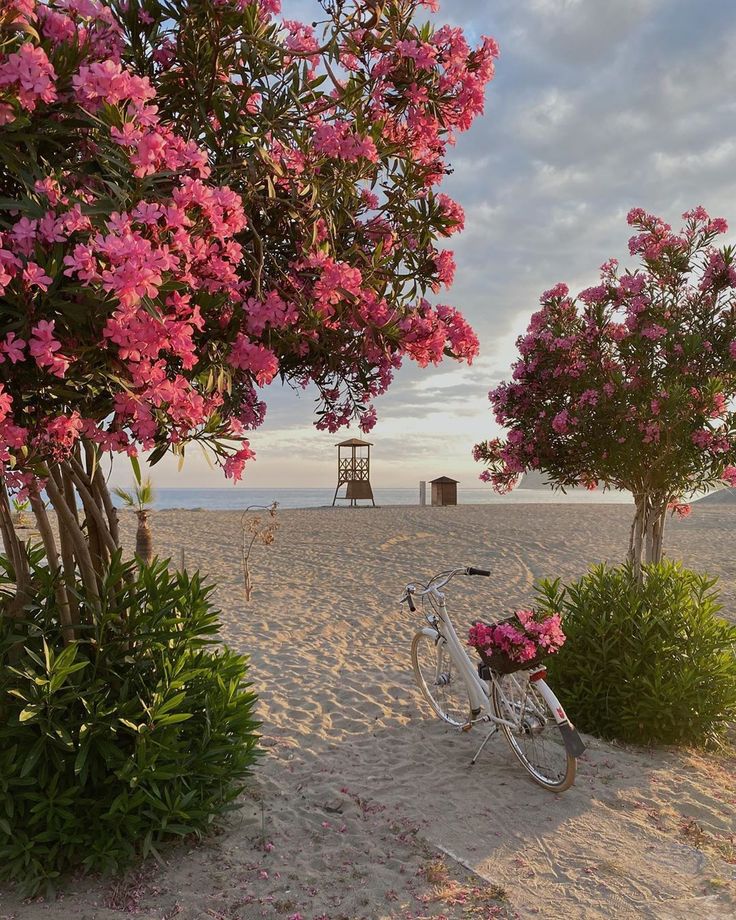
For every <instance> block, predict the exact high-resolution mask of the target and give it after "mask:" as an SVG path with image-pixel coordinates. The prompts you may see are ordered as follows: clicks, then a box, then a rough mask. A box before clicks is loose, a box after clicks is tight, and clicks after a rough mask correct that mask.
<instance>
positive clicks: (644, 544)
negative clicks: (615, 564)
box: [628, 492, 667, 580]
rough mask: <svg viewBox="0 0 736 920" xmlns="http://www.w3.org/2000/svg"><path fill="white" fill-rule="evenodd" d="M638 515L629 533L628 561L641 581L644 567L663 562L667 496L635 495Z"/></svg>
mask: <svg viewBox="0 0 736 920" xmlns="http://www.w3.org/2000/svg"><path fill="white" fill-rule="evenodd" d="M634 503H635V506H636V513H635V515H634V520H633V522H632V525H631V531H630V533H629V553H628V559H629V562H630V563H631V565H632V566H633V569H634V573H635V575H636V576H637V578H638V579H640V580H641V578H642V577H643V576H642V566H643V565H651V564H653V563H658V562H661V561H662V555H663V537H664V525H665V516H666V514H667V496H665V495H662V494H661V493H658V492H655V493H652V492H639V493H635V494H634Z"/></svg>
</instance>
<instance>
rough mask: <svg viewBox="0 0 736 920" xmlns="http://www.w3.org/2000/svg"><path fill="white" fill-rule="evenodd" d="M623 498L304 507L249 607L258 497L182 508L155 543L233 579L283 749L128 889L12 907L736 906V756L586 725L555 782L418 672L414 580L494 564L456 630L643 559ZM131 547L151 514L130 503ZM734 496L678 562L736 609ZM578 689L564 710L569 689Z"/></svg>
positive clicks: (348, 910)
mask: <svg viewBox="0 0 736 920" xmlns="http://www.w3.org/2000/svg"><path fill="white" fill-rule="evenodd" d="M630 514H631V510H630V509H629V508H628V507H625V506H612V505H608V506H603V505H599V506H596V505H590V506H580V505H577V506H571V505H564V504H560V505H545V506H541V505H514V506H499V505H487V506H461V507H456V508H410V507H401V508H399V507H397V508H378V509H375V510H373V509H363V508H361V509H355V510H351V509H318V510H305V511H284V512H281V513H280V515H279V519H280V530H279V532H278V535H277V538H276V542H275V544H274V545H273V546H271V547H267V548H263V547H259V548H256V550H255V551H254V557H253V573H254V580H255V590H254V595H253V598H252V600H251V602H250V603H249V604H247V603H246V602H245V599H244V594H243V582H242V573H241V559H240V545H241V536H240V534H241V515H240V513H238V512H207V511H204V510H203V511H160V512H156V513H154V514H153V515H152V527H153V533H154V541H155V547H156V550H157V551H158V552H159V553H160V554H161V555H167V556H171V557H172V559H173V562H174V564H177V565H178V564H179V562H180V559H181V554H182V552H183V554H184V558H185V562H186V565H187V568H189V569H194V568H197V567H199V568H201V570H202V571H203V573H205V574H207V575H209V576H210V577H211V579H212V580H213V581H214V582H216V583H217V588H216V591H215V595H214V597H215V600H216V602H217V604H218V605H219V606H220V607H221V609H222V612H223V618H224V624H225V626H224V633H225V638H226V640H227V641H228V642H229V643H230V644H231V645H233V646H234V647H235V648H237V649H238V650H241V651H243V652H248V653H250V655H251V656H252V667H251V676H252V680H253V683H254V685H255V687H256V689H257V691H258V693H259V694H260V703H259V715H260V718H261V719H262V721H263V729H262V732H263V746H264V749H265V752H266V753H265V755H264V757H263V759H262V760H261V762H260V765H259V766H258V768H257V770H256V773H255V775H254V777H253V779H252V782H251V783H250V786H249V789H248V791H247V793H246V794H245V796H244V807H243V809H242V810H241V811H239V812H236V813H235V814H234V815H233V817H232V818H231V819H230V820H229V821H228V822H227V823H226V824H225V825H224V826H223V827H221V828H220V829H219V830H218V831H217V832H216V833H215V834H214V835H213V836H212V837H211V838H209V839H208V840H206V841H204V842H203V843H201V844H199V845H195V844H187V843H184V844H182V845H181V846H179V847H176V848H173V849H168V850H166V851H165V852H164V854H163V860H164V861H163V864H162V865H159V864H158V863H157V862H156V861H155V860H151V861H149V862H148V863H147V864H146V865H145V866H143V867H142V868H141V869H140V871H137V872H134V873H131V874H130V875H129V876H128V877H127V878H126V879H124V880H123V881H122V882H121V881H118V882H115V883H111V882H110V881H109V880H102V881H99V880H90V879H78V880H75V881H74V882H73V883H72V884H70V885H69V886H68V888H67V889H66V892H65V894H63V896H62V897H61V898H60V899H59V900H56V901H54V902H45V901H35V902H32V903H25V904H24V903H21V902H19V901H18V900H17V899H15V898H13V897H11V896H9V895H7V893H0V920H41V918H53V920H119V918H120V917H121V916H126V915H131V916H137V917H139V918H141V920H173V918H180V920H204V918H215V920H251V918H252V920H257V918H284V920H318V918H322V920H359V918H366V920H384V918H385V920H389V918H396V920H398V918H407V920H408V918H413V920H418V918H429V917H437V918H439V917H445V918H452V920H455V918H482V920H486V918H491V917H502V918H512V917H520V918H527V917H539V918H550V920H555V918H566V920H595V918H616V920H624V918H631V920H634V918H637V920H638V918H652V920H680V918H682V920H684V918H689V917H691V916H697V917H699V918H703V920H707V918H713V920H716V918H718V920H721V918H725V917H729V916H734V915H736V881H735V880H736V842H735V838H734V834H735V833H736V822H735V821H734V811H735V809H734V805H735V804H736V770H735V769H734V768H735V767H736V760H735V759H734V758H733V757H732V756H731V757H728V756H726V755H723V756H716V755H708V756H704V755H702V754H698V753H690V752H674V751H662V750H656V751H649V750H643V749H631V748H624V747H621V746H617V745H612V744H607V743H604V742H601V741H598V740H596V739H593V738H586V741H587V742H588V743H589V748H588V751H587V752H586V754H585V755H584V757H583V759H582V761H581V762H580V764H579V768H578V778H577V782H576V785H575V786H574V787H573V788H572V789H571V790H570V791H569V792H567V793H565V794H563V795H562V796H554V795H551V794H550V793H548V792H545V791H544V790H542V789H540V788H538V787H536V786H535V785H534V784H533V783H532V782H531V781H530V780H529V779H528V778H527V777H526V775H525V774H524V773H523V772H522V771H521V770H520V769H519V767H518V766H517V765H516V763H515V761H514V759H513V757H512V755H511V752H510V750H509V749H508V747H507V746H506V744H505V742H504V741H503V740H502V739H501V738H500V737H497V738H495V739H493V740H492V741H491V743H490V744H489V745H488V747H487V748H486V750H485V752H484V754H483V755H482V757H481V760H480V761H479V763H478V764H477V765H476V766H475V767H473V768H472V770H471V769H470V767H469V761H470V758H471V756H472V754H473V752H474V751H475V748H476V747H477V745H478V743H479V742H480V740H481V738H482V735H481V734H480V730H478V731H477V732H473V733H470V734H457V733H453V732H451V731H449V730H446V729H445V727H444V726H443V725H442V724H441V723H440V722H439V721H438V720H436V719H433V718H432V717H431V716H430V713H429V711H428V710H427V708H426V707H425V705H424V704H423V702H422V700H421V697H420V696H419V694H418V691H417V690H416V689H415V687H414V684H413V678H412V672H411V666H410V661H409V645H410V642H411V637H412V634H413V631H414V627H415V625H416V624H417V623H418V614H417V615H412V614H411V613H409V611H407V610H406V608H402V607H399V606H398V604H397V599H398V597H399V594H400V592H401V589H402V587H403V585H404V584H405V583H406V582H408V581H410V580H413V579H420V578H421V577H422V576H425V577H428V576H429V575H431V574H433V573H434V572H435V571H438V570H440V569H442V568H446V567H448V566H450V565H454V564H457V565H462V564H470V565H484V566H487V567H489V568H490V569H491V570H492V572H493V577H492V578H490V579H468V578H465V579H462V578H458V579H457V580H456V581H455V582H453V584H452V585H451V592H450V594H449V595H448V599H449V601H450V603H451V604H452V610H453V611H454V617H455V619H456V623H457V624H458V626H461V627H463V628H464V627H465V625H467V623H468V622H469V620H470V619H471V617H472V616H474V615H484V616H492V615H494V614H496V613H500V612H503V611H504V610H506V609H507V608H509V607H513V606H514V605H520V604H522V603H524V602H525V601H528V600H529V598H530V595H531V590H532V585H533V583H534V580H535V579H536V578H539V577H543V576H552V577H557V576H560V577H562V578H563V579H568V578H571V577H573V576H576V575H579V574H581V573H582V572H583V571H585V569H586V568H587V566H588V565H589V564H591V563H594V562H599V561H602V560H605V559H608V560H611V561H619V560H620V559H621V557H622V556H623V554H624V550H625V546H626V540H627V535H628V526H629V523H630ZM123 519H124V530H125V535H126V541H127V544H128V545H130V543H131V539H132V535H133V517H132V515H131V514H125V515H123ZM735 528H736V503H734V506H733V507H728V506H712V507H703V508H700V509H698V508H697V507H696V508H695V511H694V513H693V516H692V517H691V518H690V519H687V520H684V521H673V522H672V524H671V525H670V530H669V533H668V537H667V541H666V547H667V552H668V555H670V556H672V557H674V558H679V559H682V560H683V561H684V562H685V563H686V564H687V565H689V566H692V567H693V568H696V569H699V570H704V571H709V572H711V573H712V574H714V575H718V576H719V577H720V578H721V585H722V600H723V602H724V605H725V611H724V613H725V615H728V616H730V617H731V618H735V615H736V567H735V566H734V562H733V545H734V533H735ZM563 702H564V701H563Z"/></svg>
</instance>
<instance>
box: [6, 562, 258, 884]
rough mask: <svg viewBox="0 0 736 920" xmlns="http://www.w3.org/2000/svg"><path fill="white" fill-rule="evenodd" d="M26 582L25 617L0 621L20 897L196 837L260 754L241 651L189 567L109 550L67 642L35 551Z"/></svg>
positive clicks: (9, 865) (13, 871)
mask: <svg viewBox="0 0 736 920" xmlns="http://www.w3.org/2000/svg"><path fill="white" fill-rule="evenodd" d="M2 565H3V560H2V559H0V566H2ZM5 565H6V566H7V563H5ZM3 580H5V579H3V578H2V575H1V574H0V581H3ZM33 580H34V585H35V587H36V589H37V593H36V596H35V598H34V600H33V601H32V603H31V605H30V607H29V609H28V611H27V618H26V619H25V620H23V621H22V622H18V621H15V622H12V621H10V620H8V619H3V618H0V879H2V880H9V881H13V882H16V883H17V884H18V887H19V889H20V891H21V893H24V894H32V893H34V892H36V891H37V890H38V889H39V888H40V887H42V886H43V885H46V886H47V887H50V886H52V885H53V882H54V880H55V879H57V878H58V877H59V875H60V874H62V873H64V872H65V871H67V870H69V869H72V868H75V867H81V868H83V869H86V870H100V871H117V870H120V869H121V868H124V867H125V866H126V865H128V864H129V863H130V862H131V861H132V860H133V859H135V858H136V857H138V856H139V855H147V854H148V853H149V852H152V851H153V852H156V846H157V845H158V844H159V843H161V842H163V841H165V840H167V839H171V838H174V837H183V836H185V835H188V834H200V833H202V832H203V831H205V830H206V829H207V828H208V827H209V826H210V825H211V823H212V821H213V819H214V818H215V816H216V815H218V814H221V813H222V812H224V811H226V810H228V809H229V808H232V807H236V806H235V805H234V804H233V803H234V799H235V798H236V796H237V795H238V792H239V791H240V789H241V788H242V783H243V780H244V778H245V777H246V776H247V775H248V772H249V768H250V767H251V766H252V764H253V761H254V759H255V757H256V755H257V747H256V744H257V736H256V729H257V723H256V722H255V721H254V719H253V706H254V703H255V694H253V693H252V692H251V691H250V690H249V689H248V687H249V685H248V684H247V683H246V682H245V675H246V659H245V658H244V657H242V656H240V655H236V654H234V653H233V652H232V651H230V650H229V649H227V648H225V647H224V646H222V645H220V644H219V642H218V634H219V629H220V626H219V623H218V614H217V612H216V611H215V610H213V607H212V604H211V603H210V600H209V594H210V591H211V588H210V587H206V586H204V585H202V583H201V581H200V578H199V576H198V575H194V576H191V577H190V576H188V575H186V574H174V573H171V572H169V571H168V569H167V566H166V563H163V562H154V563H153V564H152V565H149V566H144V567H141V568H138V567H137V566H136V565H135V564H133V563H130V564H128V563H122V562H121V561H120V558H119V557H118V558H116V559H114V560H113V563H112V565H111V567H110V572H109V574H108V576H107V578H106V582H105V586H104V591H103V611H102V615H101V616H99V617H98V618H97V622H96V625H95V626H89V627H86V628H83V629H82V631H81V635H80V638H79V639H78V640H77V641H75V642H73V643H71V644H69V645H68V646H66V647H65V646H64V644H63V642H62V637H61V631H60V628H59V623H58V620H57V616H56V606H55V599H54V591H53V579H52V578H51V577H50V574H49V571H48V569H47V568H45V567H44V565H43V564H42V561H41V554H40V553H34V555H33ZM77 596H78V600H79V603H80V604H81V611H82V619H85V616H84V611H85V609H86V602H85V598H84V596H83V594H82V592H81V589H78V592H77ZM91 619H92V618H91V617H89V618H87V620H88V621H91Z"/></svg>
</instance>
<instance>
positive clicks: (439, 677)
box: [411, 632, 470, 728]
mask: <svg viewBox="0 0 736 920" xmlns="http://www.w3.org/2000/svg"><path fill="white" fill-rule="evenodd" d="M411 661H412V665H413V666H414V678H415V679H416V682H417V686H418V687H419V689H420V690H421V692H422V696H424V698H425V700H426V701H427V702H428V703H429V705H430V706H431V707H432V709H433V710H434V712H435V715H438V716H439V717H440V719H442V721H443V722H447V724H448V725H453V726H455V727H456V728H457V727H459V726H461V725H465V724H467V721H468V718H469V716H470V701H469V699H468V690H467V687H466V685H465V681H464V680H463V677H462V674H460V672H459V670H458V669H457V667H456V665H455V662H454V661H453V660H452V658H451V657H450V653H449V652H448V650H447V645H446V644H445V640H444V639H442V638H439V637H438V641H436V640H435V639H434V638H432V637H431V636H428V635H427V634H426V633H424V632H418V633H417V634H416V635H415V636H414V640H413V642H412V644H411Z"/></svg>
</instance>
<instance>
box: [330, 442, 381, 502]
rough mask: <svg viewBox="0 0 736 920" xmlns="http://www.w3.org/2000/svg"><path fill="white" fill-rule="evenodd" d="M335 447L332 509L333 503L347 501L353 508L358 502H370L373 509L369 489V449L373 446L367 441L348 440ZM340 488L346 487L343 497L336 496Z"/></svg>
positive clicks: (370, 489) (371, 493)
mask: <svg viewBox="0 0 736 920" xmlns="http://www.w3.org/2000/svg"><path fill="white" fill-rule="evenodd" d="M335 447H336V448H337V488H336V489H335V497H334V498H333V499H332V506H333V508H334V506H335V502H338V501H349V502H350V505H351V507H353V508H354V507H355V506H356V505H357V504H358V502H359V501H371V502H372V504H373V507H374V508H375V507H376V503H375V501H374V499H373V489H372V488H371V447H373V445H372V444H371V443H370V442H369V441H361V440H360V439H359V438H350V440H348V441H342V442H341V443H340V444H336V445H335ZM341 486H347V488H346V489H345V494H344V495H338V494H337V493H338V492H339V491H340V487H341Z"/></svg>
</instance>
